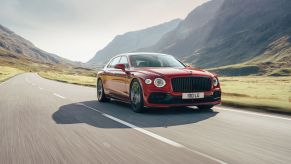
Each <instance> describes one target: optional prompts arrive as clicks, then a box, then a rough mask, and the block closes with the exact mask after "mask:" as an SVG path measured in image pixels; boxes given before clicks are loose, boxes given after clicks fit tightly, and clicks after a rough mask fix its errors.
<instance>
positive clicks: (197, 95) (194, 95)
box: [182, 92, 204, 99]
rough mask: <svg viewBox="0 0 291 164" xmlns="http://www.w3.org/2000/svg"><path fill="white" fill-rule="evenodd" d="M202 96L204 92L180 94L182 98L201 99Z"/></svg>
mask: <svg viewBox="0 0 291 164" xmlns="http://www.w3.org/2000/svg"><path fill="white" fill-rule="evenodd" d="M202 98H204V92H196V93H183V94H182V99H202Z"/></svg>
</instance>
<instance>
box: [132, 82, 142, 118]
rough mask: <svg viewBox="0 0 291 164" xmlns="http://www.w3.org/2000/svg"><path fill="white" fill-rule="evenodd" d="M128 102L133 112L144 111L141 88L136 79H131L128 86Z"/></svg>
mask: <svg viewBox="0 0 291 164" xmlns="http://www.w3.org/2000/svg"><path fill="white" fill-rule="evenodd" d="M130 103H131V109H132V110H133V111H134V112H137V113H141V112H143V111H144V106H143V94H142V88H141V85H140V84H139V82H138V80H133V82H132V83H131V86H130Z"/></svg>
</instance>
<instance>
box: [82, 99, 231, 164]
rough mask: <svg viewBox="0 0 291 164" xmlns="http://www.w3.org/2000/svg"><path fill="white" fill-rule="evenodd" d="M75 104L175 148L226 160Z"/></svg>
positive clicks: (212, 158)
mask: <svg viewBox="0 0 291 164" xmlns="http://www.w3.org/2000/svg"><path fill="white" fill-rule="evenodd" d="M76 104H78V105H82V106H84V107H86V108H88V109H91V110H94V111H96V112H98V113H100V114H102V115H103V116H105V117H107V118H109V119H111V120H113V121H116V122H118V123H120V124H122V125H125V126H127V127H130V128H132V129H134V130H137V131H139V132H141V133H143V134H146V135H148V136H150V137H153V138H155V139H157V140H159V141H162V142H164V143H167V144H169V145H172V146H174V147H177V148H184V149H186V150H188V151H191V152H193V153H195V154H198V155H200V156H202V157H205V158H208V159H211V160H213V161H216V162H218V163H221V164H226V162H224V161H222V160H220V159H217V158H215V157H212V156H210V155H207V154H204V153H202V152H199V151H196V150H192V149H190V148H188V147H186V146H184V145H182V144H179V143H177V142H175V141H172V140H170V139H168V138H165V137H162V136H160V135H157V134H155V133H152V132H150V131H147V130H145V129H143V128H140V127H138V126H135V125H133V124H131V123H128V122H126V121H123V120H121V119H119V118H116V117H113V116H111V115H108V114H106V113H103V112H101V111H100V110H98V109H96V108H92V107H90V106H88V105H85V104H83V103H76Z"/></svg>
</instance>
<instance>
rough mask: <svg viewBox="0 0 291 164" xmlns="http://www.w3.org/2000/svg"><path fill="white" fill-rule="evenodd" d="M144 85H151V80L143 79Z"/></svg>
mask: <svg viewBox="0 0 291 164" xmlns="http://www.w3.org/2000/svg"><path fill="white" fill-rule="evenodd" d="M144 82H145V83H146V84H151V83H152V80H151V79H145V81H144Z"/></svg>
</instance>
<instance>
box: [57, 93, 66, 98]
mask: <svg viewBox="0 0 291 164" xmlns="http://www.w3.org/2000/svg"><path fill="white" fill-rule="evenodd" d="M54 95H55V96H57V97H59V98H61V99H66V98H65V97H64V96H62V95H59V94H57V93H54Z"/></svg>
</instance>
